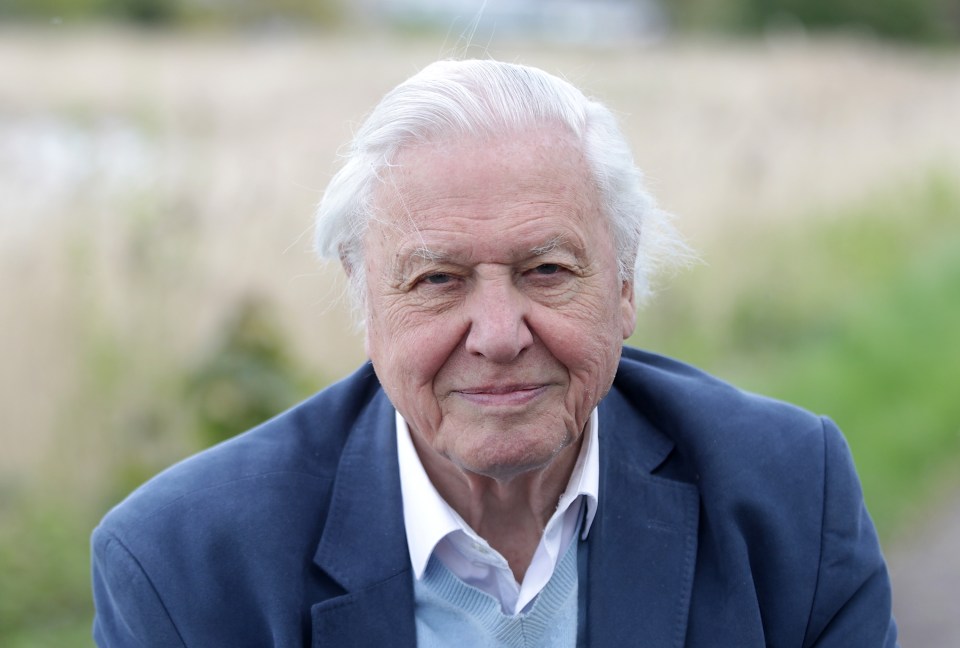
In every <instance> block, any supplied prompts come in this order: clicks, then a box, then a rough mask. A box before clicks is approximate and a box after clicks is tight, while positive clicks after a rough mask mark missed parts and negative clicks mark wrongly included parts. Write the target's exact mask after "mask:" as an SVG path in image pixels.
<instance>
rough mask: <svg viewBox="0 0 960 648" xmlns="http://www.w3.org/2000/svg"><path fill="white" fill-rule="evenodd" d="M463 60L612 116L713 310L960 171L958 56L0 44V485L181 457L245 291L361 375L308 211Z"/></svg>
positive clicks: (368, 42) (176, 42)
mask: <svg viewBox="0 0 960 648" xmlns="http://www.w3.org/2000/svg"><path fill="white" fill-rule="evenodd" d="M464 54H468V55H475V56H487V55H489V56H493V57H496V58H501V59H507V60H516V61H520V62H526V63H531V64H535V65H539V66H541V67H544V68H545V69H547V70H549V71H552V72H555V73H557V74H560V75H562V76H565V77H567V78H569V79H570V80H572V81H573V82H575V83H576V84H578V85H580V86H581V87H583V88H585V89H586V90H588V91H589V92H590V93H592V94H594V95H595V96H597V97H599V98H601V99H603V100H605V101H606V102H607V103H608V104H609V105H611V106H612V107H613V108H614V109H615V110H616V111H617V112H618V113H619V114H620V115H621V117H622V123H623V127H624V130H625V131H626V133H627V134H628V137H629V139H630V140H631V141H632V142H633V144H634V149H635V153H636V156H637V158H638V162H639V164H640V166H641V167H642V168H643V169H644V170H645V172H646V174H647V177H648V180H649V182H650V184H651V185H652V187H653V188H654V191H655V193H656V194H657V196H658V197H659V200H660V202H661V204H662V205H663V206H664V207H665V208H666V209H668V210H669V211H671V212H673V213H674V214H676V215H677V217H678V224H679V226H680V228H681V230H683V231H684V232H685V233H686V234H687V236H688V238H689V239H690V241H691V242H692V244H693V245H694V247H695V248H697V249H698V250H699V251H700V252H701V254H702V256H703V257H704V259H705V261H706V262H707V266H706V268H707V270H706V272H707V275H706V276H708V277H711V281H713V282H715V284H714V285H715V286H716V287H715V288H714V289H711V290H709V291H708V292H707V294H705V295H704V296H703V299H705V300H713V301H715V302H717V304H716V308H722V304H723V301H724V299H725V292H724V291H725V290H726V288H725V287H726V286H729V285H730V284H731V283H732V282H736V281H737V280H738V278H740V277H741V275H742V273H745V272H754V273H755V272H758V271H760V272H762V269H760V270H758V269H757V266H756V264H754V265H751V264H750V263H748V262H744V263H741V261H744V260H743V259H742V258H736V257H737V255H742V254H743V252H742V251H743V250H744V249H747V250H749V249H750V247H751V246H758V247H762V246H763V241H764V239H763V235H764V233H769V232H771V231H775V230H776V229H777V228H779V227H784V228H790V227H796V226H797V222H798V219H803V218H806V219H810V218H815V217H816V216H813V215H815V214H820V213H822V214H831V213H835V212H834V211H831V209H830V208H831V206H835V205H844V204H849V203H851V202H855V201H857V200H859V199H860V198H862V197H863V196H866V195H872V194H875V193H876V192H877V191H878V190H879V189H883V188H890V187H893V188H896V187H897V186H899V184H900V183H902V182H907V183H909V182H912V181H914V180H920V179H922V178H923V177H925V176H926V175H927V174H928V173H930V172H931V170H936V172H937V173H938V174H940V176H941V177H944V178H946V182H947V183H952V184H953V185H954V186H956V185H957V184H958V180H960V121H958V115H960V56H958V55H957V54H956V53H950V52H930V51H917V50H908V49H897V48H893V47H890V46H884V45H881V44H877V43H873V42H866V41H849V40H846V41H845V40H807V39H781V40H770V41H762V42H754V43H730V42H726V43H724V42H663V43H659V44H655V45H646V46H643V47H641V46H635V47H623V48H618V49H600V48H597V49H590V48H579V47H578V48H559V47H543V46H535V45H531V44H517V43H515V44H489V45H485V46H484V47H483V48H482V49H479V48H467V47H464V46H462V45H460V44H458V43H457V42H455V40H443V39H431V38H428V37H421V38H418V39H396V38H392V39H391V38H385V37H373V36H347V35H339V36H326V37H319V36H318V37H307V36H302V35H301V36H288V37H284V38H278V37H267V36H258V37H252V36H251V37H241V36H237V35H204V36H200V35H186V36H184V35H179V36H177V35H167V34H155V33H140V32H126V31H110V30H88V31H69V30H64V29H61V28H53V27H51V28H49V29H46V30H44V29H34V30H13V29H10V28H6V29H4V28H2V27H0V359H2V362H0V447H2V448H3V451H2V452H0V494H2V493H4V492H14V491H16V489H19V488H21V487H22V486H23V484H34V485H38V484H39V485H40V486H41V487H42V490H44V491H49V492H50V493H61V495H60V497H61V498H65V499H67V500H69V499H70V498H71V497H74V496H76V497H78V498H79V497H83V496H87V495H90V494H91V493H101V495H100V497H103V496H102V487H103V485H104V480H105V479H106V477H105V475H106V474H108V473H110V471H111V470H114V469H116V467H117V466H116V463H115V461H119V459H116V457H121V456H122V457H127V458H129V456H130V453H129V452H127V450H128V449H129V446H130V445H131V444H133V443H138V444H140V446H141V447H142V448H144V449H143V450H142V451H141V452H145V453H155V454H156V456H157V457H159V459H156V461H158V462H160V463H163V462H165V461H167V460H169V459H172V458H175V457H176V456H178V454H180V453H182V452H183V451H184V448H187V447H188V445H189V444H187V443H185V442H184V441H183V439H178V438H176V435H175V433H174V432H172V431H171V430H169V429H168V428H169V427H170V426H171V424H175V423H176V421H177V417H176V412H177V410H178V409H180V407H181V403H180V402H179V400H178V399H179V398H181V392H179V391H177V389H176V388H175V387H174V386H172V385H171V384H170V378H169V376H171V375H172V374H174V373H177V372H178V371H179V372H180V373H182V371H183V369H182V368H184V367H186V368H189V367H191V366H193V365H194V364H195V361H196V359H197V358H201V357H204V355H205V354H207V353H208V352H209V349H211V348H214V347H216V345H217V343H218V336H219V335H220V334H221V331H222V330H223V326H224V321H225V320H227V319H229V317H231V316H232V314H233V313H235V311H236V308H237V305H238V304H239V303H242V302H243V301H244V300H246V299H251V298H256V299H258V300H260V302H261V303H263V304H266V305H267V307H268V310H269V312H270V313H272V315H273V316H274V319H275V321H276V322H277V323H278V326H279V327H280V330H282V332H283V336H284V338H285V339H286V340H288V341H289V349H290V350H291V352H292V353H293V354H294V355H295V356H296V358H297V363H298V365H300V366H302V367H305V368H307V370H308V371H309V372H310V375H311V376H312V377H313V378H314V379H315V381H316V383H317V386H320V383H321V382H324V381H328V380H332V379H334V378H336V377H339V376H341V375H344V374H345V373H346V372H347V371H349V370H350V369H351V368H352V367H354V366H355V365H357V364H358V363H359V362H360V361H361V360H362V358H363V352H362V345H361V342H360V339H359V337H358V336H357V335H355V334H351V333H350V332H349V330H348V329H349V319H348V315H347V312H346V309H345V308H344V305H343V303H342V300H341V299H340V296H341V290H342V286H341V284H340V283H339V279H338V273H337V271H336V269H335V268H322V267H320V266H319V265H318V264H317V262H316V261H315V260H314V259H313V258H312V256H311V251H310V238H311V232H310V228H311V212H312V209H313V206H314V205H315V204H316V202H317V201H318V200H319V197H320V195H321V193H322V190H323V188H324V186H325V184H326V182H327V180H328V178H329V177H330V175H331V173H332V172H333V170H334V169H335V168H336V154H337V151H338V149H340V147H341V146H342V145H343V144H344V143H345V142H346V141H347V140H348V139H349V137H350V134H351V129H352V126H353V125H355V124H356V123H357V122H358V120H360V119H361V118H362V116H363V114H364V112H365V111H366V110H368V109H369V108H370V107H371V106H372V105H373V103H375V102H376V100H377V99H378V98H379V97H380V96H381V95H382V94H383V93H384V92H386V91H387V90H388V89H389V88H390V87H392V86H393V85H395V84H396V83H397V82H399V81H401V80H402V79H404V78H405V77H406V76H408V75H410V74H411V73H413V72H414V71H416V70H417V69H418V68H420V67H422V66H423V65H425V64H427V63H428V62H430V61H432V60H434V59H436V58H439V57H444V56H451V55H455V56H462V55H464ZM734 241H737V242H739V244H738V245H737V246H735V247H733V248H732V247H731V242H734ZM744 241H746V242H747V243H748V244H749V245H747V246H746V247H744V245H743V242H744ZM731 249H736V250H738V252H737V253H736V254H733V253H731V252H730V250H731ZM785 262H786V261H785ZM794 262H795V263H797V264H799V265H801V266H802V260H794ZM787 289H789V287H787ZM649 308H650V309H651V310H652V311H655V310H656V308H657V303H656V302H654V303H653V304H652V305H651V306H650V307H649ZM148 404H149V405H150V406H151V407H153V408H155V409H156V408H159V410H161V411H163V412H165V414H164V417H162V418H161V419H160V420H159V422H158V421H157V420H152V419H151V420H145V415H144V409H145V408H146V407H147V405H148ZM158 404H159V405H158ZM147 409H149V408H147ZM151 411H153V410H151ZM147 419H149V417H147ZM171 435H173V437H172V438H171ZM131 437H132V438H133V440H131ZM146 463H148V464H149V463H150V461H147V462H146ZM4 489H7V490H4ZM62 493H68V495H66V496H64V495H62ZM0 504H2V501H0ZM105 505H106V502H105V501H101V500H97V501H95V502H94V503H92V504H90V506H91V507H93V508H96V509H99V510H101V511H102V509H103V507H104V506H105ZM80 541H81V542H82V540H80ZM0 634H2V628H0Z"/></svg>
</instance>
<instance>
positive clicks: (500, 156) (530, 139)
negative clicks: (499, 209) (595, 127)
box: [371, 124, 597, 218]
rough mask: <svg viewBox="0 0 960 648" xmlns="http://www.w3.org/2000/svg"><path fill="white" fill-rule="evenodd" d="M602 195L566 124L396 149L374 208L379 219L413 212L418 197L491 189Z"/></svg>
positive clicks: (380, 180) (434, 140)
mask: <svg viewBox="0 0 960 648" xmlns="http://www.w3.org/2000/svg"><path fill="white" fill-rule="evenodd" d="M505 185H511V186H510V189H511V190H513V191H518V192H523V191H525V190H526V191H530V192H531V193H535V192H538V191H542V190H543V189H544V187H551V188H553V189H554V190H555V191H557V192H558V195H559V194H562V193H564V192H565V191H564V190H568V191H569V190H573V191H576V192H578V193H579V194H581V195H584V196H587V195H592V194H596V193H597V192H596V182H595V180H594V177H593V174H592V173H591V171H590V168H589V166H588V164H587V162H586V159H585V157H584V154H583V146H582V142H581V141H580V140H579V138H577V137H576V136H575V135H573V134H572V133H571V132H570V131H569V130H568V129H567V128H566V127H564V126H562V125H560V124H546V125H540V126H536V127H531V128H528V129H524V130H513V131H508V132H505V133H498V134H482V135H462V134H459V135H438V136H436V137H433V138H431V139H429V140H426V141H417V142H412V143H408V144H405V145H404V146H401V147H399V148H398V149H396V150H395V151H394V152H393V153H392V154H391V155H390V156H389V157H388V158H387V159H386V160H385V164H384V165H383V167H382V168H381V169H380V171H379V173H377V181H376V182H375V183H374V185H373V187H372V188H371V189H372V191H371V194H372V195H371V205H372V207H373V208H374V213H375V214H376V217H377V218H382V217H385V216H389V215H390V214H391V213H393V212H396V211H397V208H398V207H400V210H401V211H403V209H404V208H405V207H410V206H411V203H410V201H411V200H417V199H418V197H419V196H418V195H422V196H423V197H424V198H427V197H430V198H433V199H440V198H441V197H442V198H443V199H446V200H453V199H455V198H456V197H458V196H463V197H465V198H470V197H476V196H473V193H475V192H478V191H483V190H484V189H490V190H491V191H490V198H491V199H495V198H496V197H497V196H498V195H499V194H498V193H497V192H496V191H493V189H497V190H503V189H504V188H505Z"/></svg>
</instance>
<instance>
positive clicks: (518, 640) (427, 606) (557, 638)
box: [414, 540, 578, 648]
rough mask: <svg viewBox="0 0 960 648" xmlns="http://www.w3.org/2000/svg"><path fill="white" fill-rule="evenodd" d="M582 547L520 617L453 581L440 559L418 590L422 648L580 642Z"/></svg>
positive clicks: (570, 553)
mask: <svg viewBox="0 0 960 648" xmlns="http://www.w3.org/2000/svg"><path fill="white" fill-rule="evenodd" d="M577 544H578V543H577V541H576V540H574V541H573V542H571V543H570V548H569V549H567V551H566V553H565V554H564V555H563V558H561V559H560V562H559V563H558V564H557V568H556V570H555V571H554V572H553V576H551V577H550V580H549V582H547V585H546V587H545V588H544V589H543V591H541V592H540V594H539V595H537V598H536V599H534V601H533V603H532V604H531V605H530V606H529V607H528V608H527V611H526V612H522V613H520V614H517V615H515V616H509V615H506V614H504V613H503V612H502V611H501V608H500V603H499V602H498V601H497V600H496V599H495V598H494V597H492V596H490V595H489V594H487V593H486V592H481V591H480V590H478V589H476V588H475V587H471V586H469V585H467V584H466V583H464V582H463V581H461V580H460V579H459V578H457V577H456V576H455V575H453V574H452V573H451V572H450V570H448V569H447V568H446V567H445V566H444V565H443V563H441V562H440V561H439V560H437V558H436V557H435V556H433V557H431V558H430V562H429V563H427V569H426V571H425V572H424V574H423V578H422V579H420V580H419V581H416V582H415V584H414V598H415V605H416V621H417V646H418V647H419V648H449V647H450V646H456V647H457V648H493V647H495V646H496V647H507V648H565V647H570V648H573V646H575V645H576V641H577Z"/></svg>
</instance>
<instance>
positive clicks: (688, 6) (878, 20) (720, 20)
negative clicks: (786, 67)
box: [665, 0, 960, 42]
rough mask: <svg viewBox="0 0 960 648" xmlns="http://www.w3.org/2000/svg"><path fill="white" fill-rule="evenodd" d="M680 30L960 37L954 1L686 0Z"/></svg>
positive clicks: (679, 5)
mask: <svg viewBox="0 0 960 648" xmlns="http://www.w3.org/2000/svg"><path fill="white" fill-rule="evenodd" d="M665 6H666V8H667V10H668V11H670V12H671V14H672V15H673V18H674V20H675V21H676V23H677V24H678V26H679V27H680V28H683V29H695V30H701V31H721V32H722V31H727V32H735V33H746V34H756V33H759V32H763V31H766V30H768V29H794V28H797V27H802V28H804V29H808V30H811V31H830V30H834V31H836V30H845V31H858V32H869V33H872V34H875V35H877V36H881V37H885V38H890V39H895V40H902V41H912V42H938V41H945V40H950V39H952V40H956V38H957V37H958V36H960V16H958V15H957V13H956V5H955V3H951V2H950V0H872V1H871V0H680V1H679V2H671V3H667V4H666V5H665Z"/></svg>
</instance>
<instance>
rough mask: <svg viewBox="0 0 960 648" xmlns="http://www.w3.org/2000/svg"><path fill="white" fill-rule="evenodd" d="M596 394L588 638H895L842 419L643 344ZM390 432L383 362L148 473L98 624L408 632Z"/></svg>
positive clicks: (721, 642)
mask: <svg viewBox="0 0 960 648" xmlns="http://www.w3.org/2000/svg"><path fill="white" fill-rule="evenodd" d="M599 413H600V462H601V478H600V506H599V509H598V511H597V516H596V519H595V521H594V524H593V527H592V529H591V531H590V535H589V538H588V539H587V541H586V542H587V545H588V553H587V554H586V555H587V556H588V558H587V564H588V576H587V585H586V590H587V592H588V596H587V603H586V620H585V623H586V631H587V638H588V641H589V645H590V646H594V647H607V646H610V647H613V646H616V647H620V646H631V645H644V646H655V647H658V648H659V647H662V646H676V647H680V646H690V647H692V646H704V647H711V648H716V647H728V646H729V647H737V648H745V647H750V646H774V647H775V646H783V647H785V648H800V647H806V646H818V647H821V648H825V647H828V646H829V647H837V648H857V647H861V646H862V647H869V648H875V647H879V646H894V645H895V644H896V637H895V635H896V628H895V625H894V622H893V619H892V617H891V594H890V584H889V580H888V577H887V571H886V567H885V564H884V560H883V556H882V555H881V552H880V546H879V544H878V541H877V537H876V533H875V531H874V527H873V524H872V523H871V521H870V518H869V516H868V515H867V511H866V509H865V508H864V504H863V498H862V494H861V490H860V485H859V482H858V479H857V476H856V473H855V471H854V467H853V463H852V460H851V457H850V453H849V450H848V448H847V446H846V444H845V442H844V440H843V438H842V436H841V435H840V433H839V431H838V430H837V428H836V427H835V426H834V425H833V424H832V423H831V422H830V421H829V420H826V419H822V418H818V417H815V416H813V415H812V414H809V413H807V412H805V411H803V410H801V409H798V408H795V407H792V406H790V405H786V404H783V403H780V402H776V401H772V400H768V399H765V398H761V397H758V396H754V395H750V394H746V393H744V392H741V391H738V390H736V389H734V388H733V387H731V386H729V385H727V384H725V383H723V382H720V381H718V380H716V379H714V378H711V377H709V376H707V375H705V374H703V373H701V372H699V371H697V370H695V369H693V368H691V367H689V366H686V365H683V364H681V363H678V362H676V361H672V360H669V359H666V358H663V357H659V356H656V355H652V354H648V353H644V352H640V351H636V350H633V349H624V355H623V358H622V360H621V362H620V367H619V370H618V373H617V377H616V380H615V381H614V385H613V388H612V389H611V391H610V393H609V394H608V395H607V396H606V397H605V398H604V400H603V402H602V403H601V404H600V408H599ZM394 429H395V428H394V413H393V408H392V406H391V405H390V402H389V401H388V400H387V398H386V396H385V395H384V392H383V390H382V389H381V387H380V384H379V383H378V381H377V379H376V376H375V375H374V372H373V369H372V368H371V366H370V365H369V364H368V365H365V366H364V367H362V368H361V369H360V370H358V371H357V372H356V373H355V374H353V375H352V376H351V377H349V378H347V379H346V380H344V381H342V382H340V383H338V384H336V385H333V386H331V387H329V388H328V389H325V390H324V391H322V392H320V393H319V394H317V395H316V396H314V397H312V398H311V399H309V400H307V401H306V402H304V403H302V404H301V405H299V406H297V407H295V408H293V409H291V410H290V411H288V412H286V413H284V414H282V415H280V416H278V417H277V418H274V419H273V420H271V421H268V422H267V423H264V424H263V425H261V426H259V427H258V428H256V429H254V430H251V431H250V432H247V433H246V434H243V435H240V436H238V437H236V438H234V439H232V440H230V441H228V442H226V443H223V444H221V445H219V446H217V447H214V448H212V449H210V450H207V451H205V452H202V453H200V454H199V455H196V456H194V457H192V458H190V459H187V460H185V461H183V462H181V463H179V464H178V465H176V466H173V467H172V468H170V469H168V470H166V471H165V472H163V473H161V474H160V475H158V476H157V477H155V478H154V479H152V480H151V481H149V482H148V483H147V484H145V485H144V486H142V487H140V488H139V489H138V490H137V491H135V492H134V493H133V494H131V495H130V497H128V498H127V499H126V500H125V501H124V502H123V503H122V504H120V505H119V506H117V507H116V508H115V509H113V510H112V511H111V512H110V513H109V514H108V515H107V516H106V517H105V518H104V520H103V522H102V523H101V524H100V526H99V527H98V528H97V529H96V530H95V531H94V534H93V587H94V595H95V600H96V608H97V614H96V618H95V621H94V635H95V637H96V640H97V642H98V643H99V644H100V645H101V646H163V647H168V646H196V647H203V648H210V647H216V646H230V647H240V646H257V647H262V646H274V645H275V646H336V647H338V648H342V647H349V646H362V647H369V646H391V647H393V646H397V647H410V648H412V647H414V646H415V645H416V634H415V626H414V618H413V586H412V572H411V567H410V564H409V556H408V553H407V547H406V539H405V535H404V522H403V513H402V506H401V495H400V482H399V475H398V469H397V456H396V435H395V432H394ZM581 622H583V620H581Z"/></svg>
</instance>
